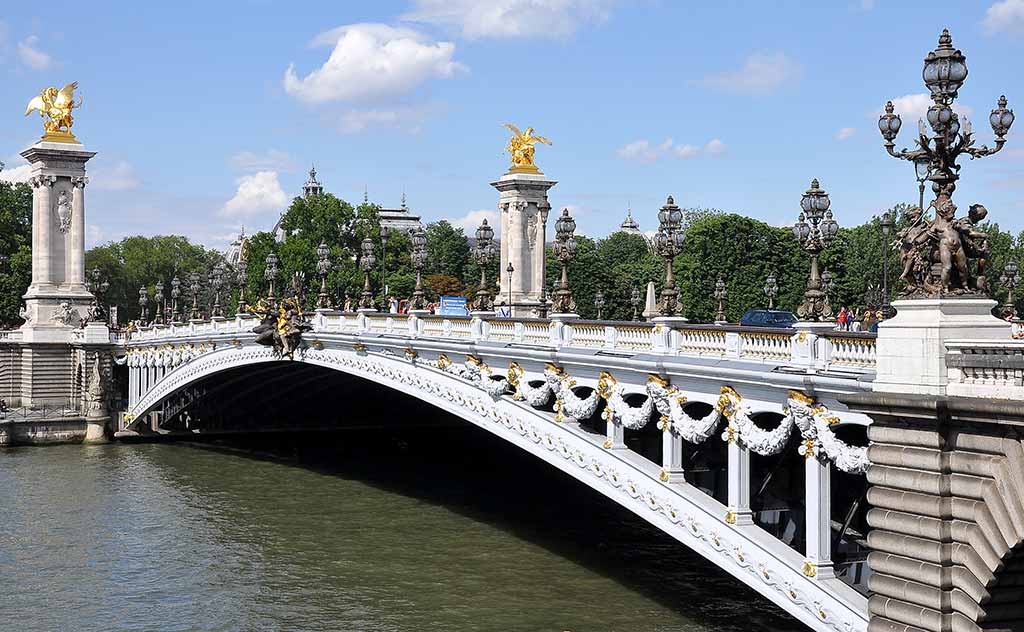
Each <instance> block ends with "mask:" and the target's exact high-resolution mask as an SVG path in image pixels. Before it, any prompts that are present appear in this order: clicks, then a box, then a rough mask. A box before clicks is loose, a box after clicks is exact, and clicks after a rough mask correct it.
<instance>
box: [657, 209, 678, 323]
mask: <svg viewBox="0 0 1024 632" xmlns="http://www.w3.org/2000/svg"><path fill="white" fill-rule="evenodd" d="M682 222H683V212H682V211H681V210H680V209H679V207H678V206H676V203H675V200H673V199H672V196H671V195H670V196H668V199H667V200H666V201H665V206H662V207H661V210H659V211H658V223H659V226H658V234H656V235H655V236H654V249H655V251H657V253H658V255H660V256H661V257H663V258H664V259H665V286H664V288H662V290H661V304H660V305H659V306H658V313H659V314H660V315H661V316H663V317H672V316H681V315H682V312H683V306H682V305H680V304H679V290H677V289H676V280H675V276H674V275H673V272H672V262H673V261H674V260H675V258H676V255H678V254H679V253H680V252H681V251H682V249H683V241H684V239H685V235H684V234H683V232H682Z"/></svg>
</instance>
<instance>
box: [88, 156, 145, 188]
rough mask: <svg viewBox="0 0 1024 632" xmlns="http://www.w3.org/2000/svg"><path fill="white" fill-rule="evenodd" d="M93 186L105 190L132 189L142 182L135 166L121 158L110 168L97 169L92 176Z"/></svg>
mask: <svg viewBox="0 0 1024 632" xmlns="http://www.w3.org/2000/svg"><path fill="white" fill-rule="evenodd" d="M91 181H92V186H93V187H94V188H96V189H101V190H103V191H131V190H132V189H137V188H139V186H140V185H141V184H142V182H140V181H139V177H138V175H137V174H136V173H135V168H134V167H132V166H131V165H130V164H128V163H127V162H125V161H124V160H121V161H119V162H117V163H115V164H114V165H113V166H112V167H110V168H104V169H97V170H96V171H95V172H94V175H93V176H92V179H91Z"/></svg>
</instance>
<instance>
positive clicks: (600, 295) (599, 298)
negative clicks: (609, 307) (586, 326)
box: [594, 288, 604, 320]
mask: <svg viewBox="0 0 1024 632" xmlns="http://www.w3.org/2000/svg"><path fill="white" fill-rule="evenodd" d="M594 307H596V308H597V319H598V320H601V310H603V309H604V292H602V291H601V289H600V288H598V290H597V292H595V293H594Z"/></svg>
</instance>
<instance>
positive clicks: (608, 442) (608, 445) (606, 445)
mask: <svg viewBox="0 0 1024 632" xmlns="http://www.w3.org/2000/svg"><path fill="white" fill-rule="evenodd" d="M612 445H614V444H613V443H612V440H611V439H605V440H604V443H603V444H601V447H603V448H604V449H605V450H611V449H612Z"/></svg>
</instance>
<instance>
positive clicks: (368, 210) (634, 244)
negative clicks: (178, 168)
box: [0, 182, 1024, 327]
mask: <svg viewBox="0 0 1024 632" xmlns="http://www.w3.org/2000/svg"><path fill="white" fill-rule="evenodd" d="M907 208H909V205H907V204H898V205H896V206H894V207H892V208H891V209H890V211H891V212H892V213H893V215H894V217H896V218H897V222H896V225H895V227H894V228H893V234H892V235H891V236H890V238H889V239H890V241H891V240H893V239H895V234H896V232H897V231H899V230H900V229H901V228H903V226H904V225H905V219H904V211H905V210H906V209H907ZM379 209H380V207H379V206H378V205H375V204H371V203H366V202H364V203H362V204H359V205H358V206H353V205H352V204H350V203H348V202H346V201H344V200H342V199H340V198H338V197H336V196H334V195H332V194H330V193H325V194H323V195H318V196H313V197H310V198H303V197H299V198H295V200H293V202H292V204H291V206H290V207H289V208H288V210H287V211H286V212H285V214H284V217H283V218H282V222H281V228H282V229H283V230H284V232H285V238H284V240H283V242H280V243H278V242H277V241H275V238H274V235H272V234H271V233H269V232H260V233H256V234H255V235H252V236H251V237H249V238H248V243H247V247H246V259H247V262H248V271H247V274H246V278H245V279H244V286H245V288H246V295H247V297H249V298H250V299H254V298H255V297H258V296H262V295H265V294H266V291H267V283H266V280H265V279H264V268H265V263H264V262H265V260H266V257H267V255H268V254H270V253H271V252H273V253H275V254H276V255H277V257H278V259H279V268H280V273H279V276H278V280H277V287H278V288H279V289H278V294H279V295H280V294H281V293H282V290H283V289H285V288H286V287H287V286H288V283H289V280H290V279H291V278H292V277H293V275H294V274H295V273H296V272H299V273H302V274H303V275H304V277H305V283H306V301H307V305H308V306H309V307H313V306H314V304H315V300H316V295H317V293H318V291H319V279H318V277H317V274H316V269H317V254H316V249H317V246H318V245H320V244H321V243H324V244H326V245H327V246H328V247H329V249H330V259H331V262H332V268H331V271H330V273H329V275H328V277H327V287H328V292H329V293H330V294H331V296H332V300H333V301H334V303H335V305H336V306H338V307H340V306H341V304H342V303H343V301H344V297H345V296H346V294H347V295H348V296H350V297H351V298H352V300H353V302H355V301H356V300H357V299H358V296H359V295H360V294H361V292H362V286H363V272H362V270H361V269H360V268H359V266H358V253H359V252H360V243H361V242H362V241H363V239H364V238H370V239H371V240H372V241H373V243H374V245H375V252H374V254H375V256H376V257H377V261H378V263H377V265H376V266H375V268H374V270H372V271H371V273H370V278H371V283H372V284H373V287H374V290H375V292H376V293H377V299H378V301H379V300H380V299H382V298H384V297H383V291H382V288H383V286H384V283H383V282H382V281H383V280H384V279H383V275H386V282H387V287H388V293H389V294H390V295H391V296H394V297H396V298H399V299H401V298H408V297H409V296H411V294H412V292H413V288H414V286H415V280H416V272H415V269H414V267H413V266H412V263H411V260H410V253H411V250H412V243H411V240H410V239H409V236H408V235H406V234H402V233H400V232H398V231H391V233H390V234H389V236H388V240H387V249H386V252H382V251H381V241H380V228H379V223H378V211H379ZM652 212H653V211H652ZM31 214H32V192H31V189H30V188H29V187H28V186H27V185H24V184H13V185H12V184H10V183H7V182H0V323H2V324H3V325H4V326H6V327H12V326H18V325H20V324H21V319H20V318H19V317H18V311H19V308H20V306H21V296H22V294H23V293H24V292H25V289H26V288H27V287H28V284H29V282H30V280H31ZM684 227H685V228H684V229H685V234H686V240H685V245H684V247H683V251H682V254H681V255H680V256H678V257H676V259H675V264H674V272H675V275H676V282H677V287H679V289H680V292H681V298H682V302H683V306H684V314H685V316H686V317H687V318H689V319H690V320H691V321H693V322H711V321H713V320H714V316H715V310H716V301H715V298H714V286H715V282H716V281H717V279H718V277H719V275H721V276H722V278H723V280H724V281H725V283H726V288H727V292H728V297H727V299H726V301H725V312H726V316H727V318H728V320H729V321H731V322H736V321H738V320H739V319H740V317H741V316H742V315H743V313H744V312H745V311H746V310H748V309H750V308H754V307H767V299H766V298H765V295H764V292H763V288H764V284H765V279H766V277H767V276H768V275H769V274H774V275H775V277H776V278H777V280H778V285H779V295H778V298H777V299H776V307H777V308H778V309H788V310H795V308H796V306H797V305H799V304H800V302H801V300H802V295H803V291H804V285H805V282H806V279H807V274H808V270H809V266H810V262H809V258H808V256H807V254H806V253H804V252H803V251H802V250H801V249H800V246H799V244H798V243H797V241H796V239H795V238H794V236H793V234H792V231H791V230H790V229H789V228H782V227H776V226H770V225H768V224H766V223H764V222H761V221H758V220H755V219H751V218H749V217H743V216H741V215H736V214H734V213H725V212H722V211H718V210H707V209H691V210H689V211H687V212H686V214H685V222H684ZM983 229H984V230H986V231H987V232H988V234H989V244H990V249H991V253H992V256H991V258H990V259H989V262H988V265H987V267H986V269H985V274H986V276H987V277H988V281H989V287H990V288H993V290H994V295H995V296H994V298H996V299H997V300H999V301H1002V300H1003V298H1004V297H1005V289H1004V288H1003V287H1002V286H1001V284H1000V283H999V276H1000V274H1001V272H1002V270H1003V265H1004V264H1005V262H1006V261H1008V260H1010V259H1014V260H1017V261H1018V262H1021V261H1024V233H1020V234H1016V235H1014V234H1012V233H1010V232H1007V231H1004V230H1001V229H1000V228H999V225H998V224H995V223H989V224H987V225H985V226H984V228H983ZM426 235H427V250H428V252H429V257H428V262H427V264H426V266H425V268H424V270H423V278H424V286H425V289H426V291H427V294H428V299H430V300H436V299H437V297H438V296H441V295H462V296H466V297H467V298H471V297H472V296H473V295H474V294H475V293H476V291H477V284H478V283H479V279H480V268H479V266H478V264H477V262H476V261H475V259H474V257H473V253H472V248H471V239H470V237H469V236H467V235H466V234H465V232H464V231H463V229H462V228H460V227H457V226H453V225H452V224H451V223H449V222H447V221H444V220H441V221H437V222H432V223H430V224H428V225H427V226H426ZM576 239H577V244H578V247H577V256H576V259H575V260H574V261H573V262H572V263H571V264H570V267H569V282H570V287H571V289H572V291H573V293H574V295H575V298H576V302H577V311H578V313H579V314H580V315H581V316H582V317H584V318H595V317H596V316H597V308H596V306H595V305H594V299H595V296H596V295H597V292H598V291H599V290H600V291H601V293H602V294H603V297H604V307H603V309H602V316H603V317H604V318H606V319H618V320H629V319H630V318H631V317H632V315H633V306H632V305H631V303H630V296H631V294H632V293H633V290H634V288H635V289H637V290H638V291H639V292H640V296H641V305H640V309H641V310H642V309H643V304H642V302H643V299H644V297H645V294H646V287H647V283H648V282H649V281H653V282H654V283H655V286H656V289H657V291H659V292H660V290H661V283H662V280H663V278H664V267H665V263H664V260H663V259H662V258H660V257H658V256H657V255H656V254H654V253H653V252H652V251H651V250H650V248H649V247H648V243H647V240H646V239H645V238H644V237H643V236H641V235H638V234H630V233H625V232H615V233H612V234H611V235H608V236H607V237H604V238H600V239H593V238H591V237H587V236H577V238H576ZM883 257H887V258H888V268H889V280H890V281H889V285H890V294H891V295H892V297H893V298H895V297H897V296H898V289H899V288H898V287H897V282H896V279H897V277H898V276H899V262H898V258H897V254H896V252H895V251H893V250H892V249H891V248H886V247H885V246H884V243H883V238H882V232H881V226H880V223H879V220H878V219H877V218H874V219H871V220H869V221H868V222H865V223H863V224H860V225H858V226H853V227H848V228H840V231H839V234H838V235H837V237H836V239H835V240H834V241H833V242H832V244H831V245H830V247H829V248H828V249H827V250H826V251H825V252H824V253H823V254H822V268H823V269H828V270H829V271H830V272H831V273H832V275H833V278H834V280H835V281H834V289H833V290H832V294H831V295H832V303H833V306H834V307H835V309H836V310H837V311H838V309H839V307H840V306H844V305H845V306H849V307H863V306H864V305H865V303H866V296H868V295H869V293H870V292H871V291H872V290H874V291H876V292H877V291H878V289H877V288H879V286H880V285H881V283H882V269H883ZM382 258H383V259H384V262H383V265H382V264H381V259H382ZM224 263H225V262H224V258H223V254H222V253H220V252H218V251H216V250H213V249H207V248H204V247H203V246H201V245H198V244H193V243H191V242H190V241H189V240H188V239H187V238H185V237H182V236H178V235H163V236H155V237H143V236H133V237H127V238H125V239H122V240H120V241H117V242H110V243H107V244H104V245H100V246H96V247H94V248H91V249H90V250H89V251H88V252H87V253H86V266H87V268H88V270H89V271H91V270H93V269H94V268H98V269H99V270H100V274H101V276H102V277H104V278H105V279H106V280H107V281H108V282H109V289H108V291H107V294H106V297H105V300H106V303H107V304H108V305H116V306H118V310H119V314H120V316H119V317H120V320H121V321H122V322H125V321H127V320H129V319H135V318H138V317H139V315H140V311H141V308H140V306H139V303H138V298H139V288H140V287H145V288H146V291H147V293H148V295H149V296H150V297H152V296H153V295H154V288H155V285H156V283H157V282H158V281H159V282H162V283H163V286H164V293H165V295H166V296H168V297H169V296H170V287H171V280H172V279H173V278H174V277H178V279H179V281H180V283H181V290H182V295H181V298H180V305H181V306H182V311H183V312H185V313H187V311H188V310H187V306H188V305H190V304H191V297H190V294H189V291H188V285H189V278H190V276H191V275H192V273H198V274H199V275H200V277H201V279H202V285H203V287H202V290H201V291H202V294H201V297H200V303H201V305H203V306H206V307H204V312H205V311H206V310H207V309H208V304H209V300H210V299H209V293H210V288H209V283H208V278H209V277H208V275H209V272H210V270H212V269H213V267H214V266H215V265H217V264H224ZM485 273H486V278H487V279H488V280H489V283H490V285H491V290H492V291H496V288H497V282H498V275H499V274H500V271H499V263H498V261H497V258H495V260H494V261H491V262H490V264H489V265H488V266H487V269H486V271H485ZM559 273H560V268H559V264H558V262H557V260H555V258H554V257H552V256H550V252H549V256H548V264H547V270H546V278H547V282H548V290H549V293H550V292H553V291H554V289H556V284H557V282H558V279H559ZM226 277H227V280H228V281H229V282H230V286H229V287H228V288H227V289H226V291H225V292H224V293H222V298H221V303H222V305H225V306H226V307H227V309H228V310H229V312H230V311H232V310H233V307H234V305H235V304H237V303H236V301H237V298H238V286H239V284H238V282H237V279H236V277H237V272H236V271H235V270H232V269H230V268H227V275H226ZM499 298H500V297H499ZM168 305H170V302H169V301H168ZM1021 306H1022V304H1021V301H1018V309H1019V308H1020V307H1021ZM149 311H150V314H152V313H153V306H152V303H151V304H150V307H149Z"/></svg>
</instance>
